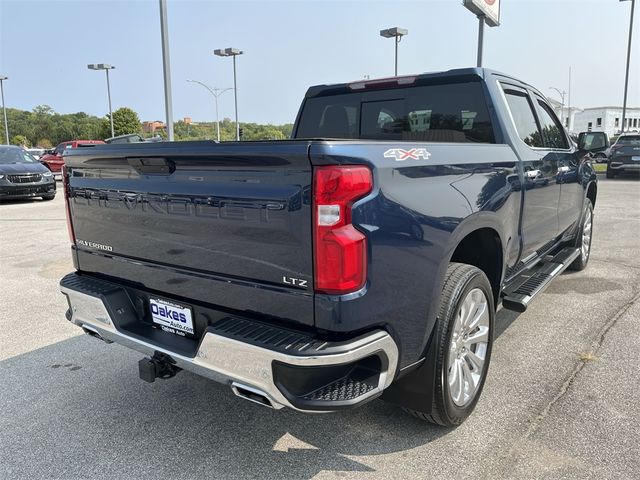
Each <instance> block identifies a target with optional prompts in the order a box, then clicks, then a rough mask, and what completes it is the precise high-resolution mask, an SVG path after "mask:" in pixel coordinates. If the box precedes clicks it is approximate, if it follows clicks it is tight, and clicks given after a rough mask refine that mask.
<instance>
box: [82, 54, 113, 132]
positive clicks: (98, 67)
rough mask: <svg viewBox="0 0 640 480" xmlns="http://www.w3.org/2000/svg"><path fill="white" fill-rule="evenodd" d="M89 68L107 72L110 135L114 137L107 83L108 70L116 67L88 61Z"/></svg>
mask: <svg viewBox="0 0 640 480" xmlns="http://www.w3.org/2000/svg"><path fill="white" fill-rule="evenodd" d="M87 68H88V69H89V70H104V71H105V72H106V73H107V96H108V97H109V120H111V136H112V137H115V136H116V134H115V133H114V130H113V112H112V111H111V85H109V70H112V69H114V68H116V67H114V66H113V65H109V64H107V63H90V64H89V65H87Z"/></svg>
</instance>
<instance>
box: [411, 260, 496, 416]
mask: <svg viewBox="0 0 640 480" xmlns="http://www.w3.org/2000/svg"><path fill="white" fill-rule="evenodd" d="M494 310H495V308H494V304H493V294H492V290H491V285H490V283H489V280H488V279H487V277H486V275H485V274H484V273H483V272H482V270H480V269H478V268H476V267H474V266H472V265H466V264H462V263H451V264H449V267H448V268H447V274H446V277H445V283H444V288H443V290H442V296H441V299H440V310H439V313H438V318H437V320H436V326H435V331H434V342H433V344H432V347H431V348H434V349H436V352H435V353H436V357H435V359H436V361H435V372H434V379H435V384H434V387H435V388H434V392H433V396H432V398H431V404H430V405H424V408H421V409H420V410H415V409H405V410H407V411H408V412H409V413H411V414H412V415H414V416H416V417H418V418H420V419H422V420H426V421H429V422H432V423H437V424H439V425H443V426H455V425H459V424H461V423H462V422H463V421H464V420H465V419H466V418H467V417H468V416H469V415H470V414H471V412H472V411H473V409H474V408H475V406H476V403H477V402H478V399H479V398H480V393H481V392H482V388H483V386H484V381H485V378H486V376H487V369H488V367H489V360H490V357H491V346H492V343H493V321H494V313H495V312H494Z"/></svg>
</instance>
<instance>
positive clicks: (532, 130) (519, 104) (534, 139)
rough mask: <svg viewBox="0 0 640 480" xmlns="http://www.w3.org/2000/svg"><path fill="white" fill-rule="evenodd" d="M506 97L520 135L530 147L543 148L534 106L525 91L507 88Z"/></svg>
mask: <svg viewBox="0 0 640 480" xmlns="http://www.w3.org/2000/svg"><path fill="white" fill-rule="evenodd" d="M504 95H505V97H506V99H507V104H508V105H509V110H510V111H511V116H512V117H513V121H514V123H515V125H516V130H517V132H518V135H519V136H520V138H521V139H522V141H523V142H524V143H526V144H527V145H529V146H530V147H543V146H544V141H543V138H542V133H541V132H540V128H539V127H538V122H537V120H536V116H535V114H534V113H533V105H532V104H531V100H529V95H527V94H526V93H525V92H524V91H520V90H515V89H510V88H505V90H504Z"/></svg>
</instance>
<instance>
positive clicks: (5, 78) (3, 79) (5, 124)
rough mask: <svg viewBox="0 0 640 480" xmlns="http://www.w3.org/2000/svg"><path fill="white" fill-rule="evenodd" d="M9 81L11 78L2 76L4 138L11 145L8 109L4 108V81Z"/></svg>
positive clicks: (0, 77) (0, 88)
mask: <svg viewBox="0 0 640 480" xmlns="http://www.w3.org/2000/svg"><path fill="white" fill-rule="evenodd" d="M8 79H9V77H6V76H4V75H0V94H1V95H2V114H3V115H4V136H5V137H6V140H7V145H9V124H8V123H7V108H6V107H5V106H4V81H5V80H8Z"/></svg>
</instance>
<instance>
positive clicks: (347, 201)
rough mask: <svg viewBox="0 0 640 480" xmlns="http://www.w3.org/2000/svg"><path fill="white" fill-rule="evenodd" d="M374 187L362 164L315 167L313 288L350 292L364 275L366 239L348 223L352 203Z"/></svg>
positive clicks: (338, 292)
mask: <svg viewBox="0 0 640 480" xmlns="http://www.w3.org/2000/svg"><path fill="white" fill-rule="evenodd" d="M372 188H373V179H372V176H371V170H369V169H368V168H367V167H362V166H342V165H340V166H327V167H316V168H315V169H314V176H313V209H314V215H313V216H314V218H313V222H314V266H315V278H314V280H315V290H316V291H317V292H323V293H330V294H343V293H349V292H353V291H355V290H358V289H360V288H361V287H362V286H364V283H365V281H366V278H367V239H366V237H365V236H364V234H362V232H360V231H359V230H357V229H356V228H355V227H354V226H353V225H352V224H351V206H352V205H353V202H355V201H356V200H358V199H359V198H362V197H364V196H365V195H367V194H368V193H369V192H371V189H372Z"/></svg>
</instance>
